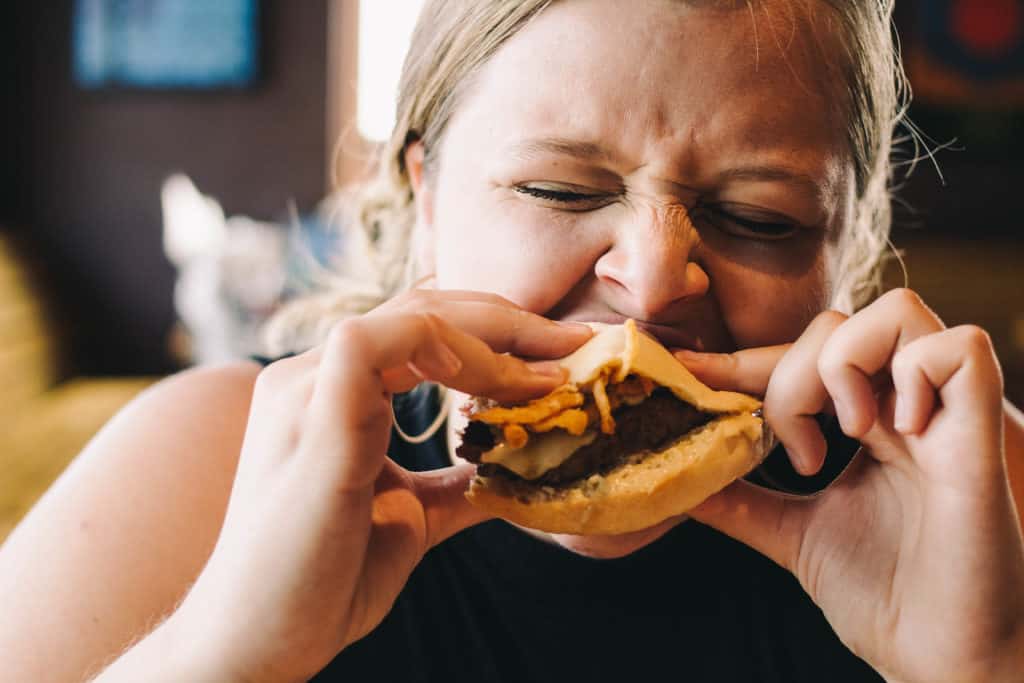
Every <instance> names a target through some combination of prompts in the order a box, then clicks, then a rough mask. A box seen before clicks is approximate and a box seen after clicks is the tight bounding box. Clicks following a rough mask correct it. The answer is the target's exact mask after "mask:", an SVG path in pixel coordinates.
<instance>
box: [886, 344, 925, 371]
mask: <svg viewBox="0 0 1024 683" xmlns="http://www.w3.org/2000/svg"><path fill="white" fill-rule="evenodd" d="M919 356H920V351H919V345H917V344H916V343H915V342H911V343H910V344H907V345H906V346H904V347H903V348H902V349H898V350H897V351H896V352H895V353H894V354H893V355H892V360H890V361H889V366H890V373H891V374H892V376H893V379H902V378H906V377H909V376H910V375H911V374H912V373H913V371H914V369H915V368H916V367H917V366H918V365H919V363H920V359H919Z"/></svg>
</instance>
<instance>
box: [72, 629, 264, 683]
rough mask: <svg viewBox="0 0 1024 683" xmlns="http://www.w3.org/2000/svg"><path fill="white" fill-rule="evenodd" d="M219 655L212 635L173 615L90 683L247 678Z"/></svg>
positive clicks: (158, 682) (173, 682)
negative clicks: (204, 635)
mask: <svg viewBox="0 0 1024 683" xmlns="http://www.w3.org/2000/svg"><path fill="white" fill-rule="evenodd" d="M225 660H226V658H225V657H222V656H219V654H218V653H217V651H216V646H215V645H213V644H212V643H211V642H210V639H208V638H204V637H201V636H200V635H199V634H198V633H196V632H195V631H190V630H189V629H186V628H183V627H182V626H181V625H180V624H179V623H178V622H176V621H175V620H174V618H173V617H172V618H171V619H168V620H167V621H164V622H163V623H162V624H161V625H160V626H158V627H157V628H155V629H154V630H153V631H151V632H150V633H149V634H148V635H147V636H146V637H144V638H142V639H141V640H139V641H138V642H136V643H135V644H134V645H133V646H132V647H130V648H129V649H127V650H126V651H125V652H124V653H123V654H122V655H121V656H120V657H118V658H117V660H115V661H114V662H113V663H112V664H110V666H108V667H107V668H106V669H104V670H103V672H102V673H100V674H99V675H98V676H96V677H95V678H93V679H91V683H122V682H123V683H129V682H134V681H153V682H154V683H163V682H166V683H176V682H177V681H195V683H205V682H206V681H210V682H211V683H213V682H214V681H216V682H217V683H220V682H229V681H239V682H242V681H245V678H244V677H242V676H240V675H238V673H237V672H235V671H232V669H231V667H230V666H229V665H228V664H227V662H226V661H225Z"/></svg>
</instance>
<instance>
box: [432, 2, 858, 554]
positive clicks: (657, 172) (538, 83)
mask: <svg viewBox="0 0 1024 683" xmlns="http://www.w3.org/2000/svg"><path fill="white" fill-rule="evenodd" d="M720 4H721V3H708V2H699V3H681V2H670V1H662V0H651V1H648V2H635V3H633V2H631V3H622V2H621V1H620V0H562V1H560V2H556V3H554V4H553V5H552V6H551V7H550V8H548V9H547V10H545V11H544V12H542V13H541V14H540V15H538V16H537V18H536V19H535V21H533V22H531V23H530V24H528V25H527V26H526V27H524V28H523V29H522V30H521V31H520V32H519V33H517V34H516V35H515V36H514V37H512V38H511V39H510V40H509V41H508V42H507V43H506V44H505V45H503V46H502V47H501V48H500V49H499V50H498V51H497V52H496V53H495V54H494V56H493V57H492V58H491V59H490V60H489V61H488V62H487V63H486V64H485V66H484V67H483V68H482V70H481V71H480V72H479V74H478V75H477V76H476V78H475V79H474V81H473V83H472V84H470V85H469V87H468V88H467V90H466V92H465V95H464V97H463V99H462V100H461V102H459V104H458V107H457V109H456V111H455V113H454V115H453V117H452V119H451V121H450V123H449V126H448V128H447V131H446V133H445V136H444V138H443V140H442V142H441V144H440V148H439V149H438V150H436V151H437V163H436V165H435V166H434V168H432V169H429V171H430V173H429V174H428V177H427V180H426V182H425V183H424V184H422V185H421V186H420V187H418V188H417V205H418V209H419V216H418V219H419V224H418V229H422V230H426V231H427V233H428V238H429V239H428V241H427V243H428V244H429V245H430V253H429V254H428V256H427V258H428V261H432V263H431V265H432V267H433V271H434V273H435V274H436V277H437V286H438V287H440V288H444V289H473V290H481V291H489V292H494V293H497V294H500V295H502V296H504V297H506V298H508V299H510V300H512V301H513V302H515V303H517V304H519V305H520V306H522V307H524V308H526V309H529V310H531V311H534V312H536V313H541V314H544V315H546V316H548V317H552V318H557V319H562V320H583V321H604V322H621V321H623V320H624V319H626V318H634V319H636V320H637V321H639V322H642V323H647V327H648V329H649V330H650V331H651V332H653V333H654V334H655V335H656V336H658V337H659V338H661V339H662V341H663V342H664V343H666V345H668V346H670V347H686V348H692V349H698V350H707V351H731V350H735V349H737V348H746V347H751V346H762V345H769V344H778V343H783V342H787V341H792V340H793V339H795V338H796V337H797V336H798V335H799V334H800V332H801V331H802V330H803V329H804V327H805V326H806V325H807V323H808V322H809V321H810V319H811V318H812V317H813V316H814V314H815V313H817V312H818V311H820V310H821V309H823V308H824V307H825V306H826V305H827V301H828V299H829V295H830V291H829V273H828V270H829V268H828V263H829V261H830V259H829V251H830V249H831V248H832V245H833V244H834V243H835V242H836V241H837V240H836V236H837V235H838V233H839V232H841V231H842V230H843V229H844V228H845V226H846V224H847V223H848V222H849V220H850V213H851V207H852V205H853V167H852V162H851V160H850V157H849V154H848V150H847V149H846V147H845V144H844V139H845V138H844V126H845V122H844V121H842V120H841V117H840V116H839V115H838V114H837V113H836V112H837V110H838V107H836V106H835V104H834V99H835V98H834V97H833V96H832V92H833V91H832V90H830V88H829V85H828V80H829V78H831V76H830V74H829V72H828V71H827V70H826V69H825V67H824V66H822V65H823V64H825V63H827V61H828V60H831V59H832V56H831V55H823V54H821V52H820V45H822V44H825V45H827V44H828V42H827V41H828V40H829V38H828V37H827V36H823V35H817V36H816V37H815V36H814V35H812V34H813V33H815V32H814V31H812V30H810V29H811V27H809V26H808V25H805V24H804V23H802V22H799V23H797V24H794V23H793V21H792V16H791V15H790V14H789V11H788V9H787V8H788V7H789V6H790V5H791V4H792V3H788V2H785V1H783V2H779V3H761V4H760V5H759V6H758V7H757V8H756V9H755V10H754V11H750V10H748V9H746V8H745V7H744V8H742V9H740V10H723V9H716V8H713V6H714V5H720ZM741 4H742V3H741ZM701 5H703V6H704V7H701ZM627 8H628V9H627ZM833 61H834V60H833ZM836 91H837V92H838V89H836ZM677 522H678V520H671V521H670V522H668V523H666V524H662V525H659V526H658V527H655V528H653V529H650V530H647V531H643V532H639V533H637V534H629V535H625V536H621V537H614V536H611V537H609V536H602V537H589V538H588V537H572V536H559V537H555V538H554V540H555V541H556V542H558V543H560V544H561V545H563V546H565V547H567V548H568V549H570V550H573V551H576V552H580V553H583V554H587V555H593V556H600V557H610V556H618V555H622V554H625V553H628V552H631V551H632V550H635V549H636V548H638V547H640V546H642V545H645V544H646V543H649V542H650V541H652V540H654V538H657V537H658V536H660V535H661V534H663V533H664V532H665V531H666V530H667V529H668V528H669V527H670V526H671V525H673V524H674V523H677Z"/></svg>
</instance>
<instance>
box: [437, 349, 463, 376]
mask: <svg viewBox="0 0 1024 683" xmlns="http://www.w3.org/2000/svg"><path fill="white" fill-rule="evenodd" d="M437 361H438V365H439V366H440V367H439V368H438V369H439V370H441V371H442V372H444V374H445V376H446V377H451V376H453V375H457V374H459V370H461V369H462V359H461V358H459V357H458V356H456V355H455V352H454V351H452V350H451V349H450V348H448V346H447V345H446V344H441V345H440V346H439V347H438V350H437Z"/></svg>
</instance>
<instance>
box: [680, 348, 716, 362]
mask: <svg viewBox="0 0 1024 683" xmlns="http://www.w3.org/2000/svg"><path fill="white" fill-rule="evenodd" d="M673 355H674V356H675V357H676V360H678V361H679V362H680V363H685V364H686V365H698V364H700V363H703V362H704V361H706V360H707V358H708V355H707V354H706V353H700V352H699V351H690V350H689V349H679V350H678V351H674V352H673Z"/></svg>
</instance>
